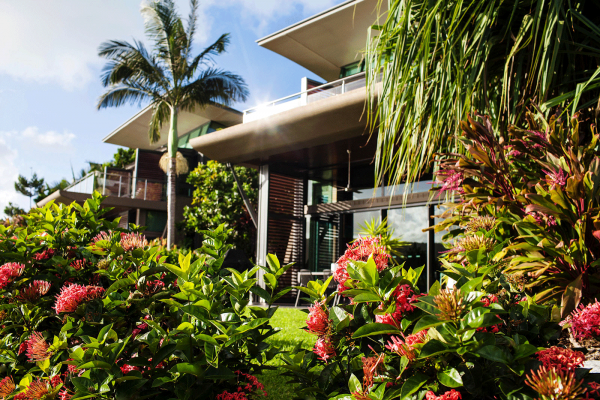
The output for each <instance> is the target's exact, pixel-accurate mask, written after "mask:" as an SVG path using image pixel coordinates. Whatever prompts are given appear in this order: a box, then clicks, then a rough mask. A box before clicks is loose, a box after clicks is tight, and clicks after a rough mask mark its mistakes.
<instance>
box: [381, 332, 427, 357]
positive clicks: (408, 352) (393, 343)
mask: <svg viewBox="0 0 600 400" xmlns="http://www.w3.org/2000/svg"><path fill="white" fill-rule="evenodd" d="M403 336H404V335H403ZM426 338H427V329H425V330H422V331H420V332H418V333H415V334H412V335H408V336H405V337H404V340H402V339H400V338H399V337H398V336H392V337H391V340H390V341H389V342H388V344H387V345H386V346H385V348H386V349H388V350H390V351H393V352H394V353H396V354H398V355H399V356H405V357H406V358H408V360H409V361H412V360H414V359H415V358H417V352H416V349H415V347H414V345H415V344H418V343H425V339H426Z"/></svg>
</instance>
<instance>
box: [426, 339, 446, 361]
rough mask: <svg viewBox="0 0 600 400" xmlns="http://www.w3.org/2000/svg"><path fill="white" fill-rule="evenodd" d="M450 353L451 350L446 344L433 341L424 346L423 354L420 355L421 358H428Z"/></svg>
mask: <svg viewBox="0 0 600 400" xmlns="http://www.w3.org/2000/svg"><path fill="white" fill-rule="evenodd" d="M449 351H451V350H450V348H449V347H448V346H447V345H446V344H444V343H442V342H440V341H439V340H437V339H431V340H429V341H428V342H427V343H425V345H423V348H422V349H421V353H420V354H419V358H427V357H431V356H434V355H436V354H442V353H447V352H449Z"/></svg>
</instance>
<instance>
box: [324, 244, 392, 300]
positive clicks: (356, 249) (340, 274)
mask: <svg viewBox="0 0 600 400" xmlns="http://www.w3.org/2000/svg"><path fill="white" fill-rule="evenodd" d="M371 255H373V261H375V265H376V266H377V271H379V272H381V271H383V270H384V269H386V268H387V266H388V261H389V259H390V255H389V254H387V253H386V250H385V247H384V246H381V245H380V238H379V237H373V236H370V237H364V238H363V237H359V238H358V239H357V240H356V241H355V242H354V243H352V244H349V245H348V249H347V250H346V252H345V253H344V255H343V256H341V257H340V258H339V260H338V261H337V264H338V267H337V268H336V270H335V272H334V273H333V279H335V281H336V282H337V283H338V290H339V291H340V292H343V291H344V290H346V289H349V288H348V286H346V285H345V283H346V281H347V280H348V279H350V275H348V271H347V268H348V263H349V262H350V261H363V262H364V261H367V260H368V259H369V256H371Z"/></svg>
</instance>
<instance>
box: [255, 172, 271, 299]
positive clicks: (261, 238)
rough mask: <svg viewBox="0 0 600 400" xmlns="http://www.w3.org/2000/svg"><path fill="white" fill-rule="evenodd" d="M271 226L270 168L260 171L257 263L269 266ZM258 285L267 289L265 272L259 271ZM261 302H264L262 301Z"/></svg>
mask: <svg viewBox="0 0 600 400" xmlns="http://www.w3.org/2000/svg"><path fill="white" fill-rule="evenodd" d="M268 225H269V166H268V165H261V166H260V168H259V170H258V229H257V230H256V237H257V238H256V263H257V264H258V265H266V264H267V239H268V237H267V228H268ZM258 284H259V285H260V287H262V288H264V287H265V282H264V280H263V271H262V270H259V271H258ZM261 302H264V300H262V299H261Z"/></svg>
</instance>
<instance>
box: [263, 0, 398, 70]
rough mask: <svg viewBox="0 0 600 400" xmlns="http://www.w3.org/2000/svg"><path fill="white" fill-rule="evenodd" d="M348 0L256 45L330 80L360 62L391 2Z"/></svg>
mask: <svg viewBox="0 0 600 400" xmlns="http://www.w3.org/2000/svg"><path fill="white" fill-rule="evenodd" d="M378 3H379V0H348V1H345V2H343V3H341V4H338V5H337V6H334V7H332V8H330V9H328V10H325V11H323V12H321V13H319V14H316V15H313V16H312V17H309V18H307V19H305V20H303V21H300V22H298V23H295V24H293V25H291V26H289V27H287V28H285V29H282V30H280V31H277V32H275V33H272V34H270V35H268V36H265V37H264V38H262V39H259V40H257V41H256V42H257V43H258V44H259V45H260V46H262V47H264V48H266V49H269V50H271V51H274V52H275V53H277V54H279V55H281V56H283V57H285V58H287V59H289V60H291V61H294V62H295V63H297V64H299V65H301V66H303V67H304V68H306V69H308V70H309V71H311V72H313V73H315V74H317V75H318V76H320V77H322V78H323V79H325V80H327V81H332V80H335V79H338V78H339V74H340V69H341V68H342V67H343V66H346V65H348V64H352V63H353V62H356V61H360V60H361V58H362V54H361V52H362V51H363V50H364V49H365V48H366V44H367V34H368V29H369V27H370V26H372V25H374V24H377V23H378V21H379V22H383V18H385V14H386V13H387V1H382V2H381V8H380V10H379V13H380V14H381V17H380V19H379V20H378V10H377V8H378Z"/></svg>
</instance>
